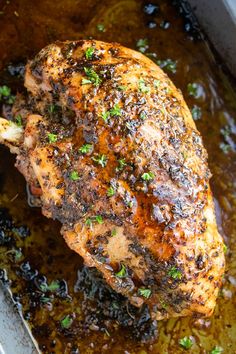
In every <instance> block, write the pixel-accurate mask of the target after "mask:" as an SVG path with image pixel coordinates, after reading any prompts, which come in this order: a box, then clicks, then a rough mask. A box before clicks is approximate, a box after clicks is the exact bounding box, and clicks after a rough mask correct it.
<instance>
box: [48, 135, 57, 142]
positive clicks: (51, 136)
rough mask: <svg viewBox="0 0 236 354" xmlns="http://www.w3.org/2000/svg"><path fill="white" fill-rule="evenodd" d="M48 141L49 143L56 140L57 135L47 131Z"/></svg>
mask: <svg viewBox="0 0 236 354" xmlns="http://www.w3.org/2000/svg"><path fill="white" fill-rule="evenodd" d="M48 141H49V143H55V142H56V141H57V135H56V134H52V133H48Z"/></svg>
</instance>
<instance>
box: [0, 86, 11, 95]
mask: <svg viewBox="0 0 236 354" xmlns="http://www.w3.org/2000/svg"><path fill="white" fill-rule="evenodd" d="M10 94H11V89H10V87H8V86H6V85H3V86H0V98H1V96H4V97H9V96H10Z"/></svg>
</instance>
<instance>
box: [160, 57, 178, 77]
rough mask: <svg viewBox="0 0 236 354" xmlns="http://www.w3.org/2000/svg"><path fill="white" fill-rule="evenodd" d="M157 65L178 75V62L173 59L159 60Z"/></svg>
mask: <svg viewBox="0 0 236 354" xmlns="http://www.w3.org/2000/svg"><path fill="white" fill-rule="evenodd" d="M156 63H157V65H159V66H160V67H161V68H162V69H166V70H167V71H170V72H171V73H173V74H175V73H176V67H177V62H176V61H174V60H172V59H165V60H157V62H156Z"/></svg>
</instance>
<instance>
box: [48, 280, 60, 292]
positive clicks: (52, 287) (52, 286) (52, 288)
mask: <svg viewBox="0 0 236 354" xmlns="http://www.w3.org/2000/svg"><path fill="white" fill-rule="evenodd" d="M59 289H60V282H59V280H53V281H52V282H51V283H50V284H49V285H48V286H47V290H48V291H51V292H52V293H53V292H55V291H57V290H59Z"/></svg>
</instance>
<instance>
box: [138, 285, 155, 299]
mask: <svg viewBox="0 0 236 354" xmlns="http://www.w3.org/2000/svg"><path fill="white" fill-rule="evenodd" d="M138 294H139V295H141V296H143V297H145V298H146V299H148V298H149V297H150V296H151V294H152V291H151V290H150V289H144V288H140V289H138Z"/></svg>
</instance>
